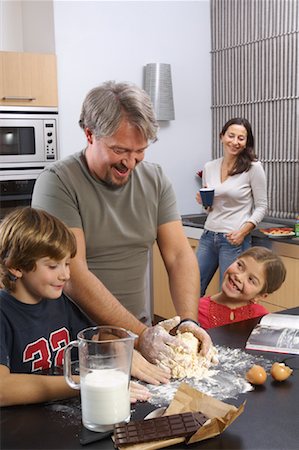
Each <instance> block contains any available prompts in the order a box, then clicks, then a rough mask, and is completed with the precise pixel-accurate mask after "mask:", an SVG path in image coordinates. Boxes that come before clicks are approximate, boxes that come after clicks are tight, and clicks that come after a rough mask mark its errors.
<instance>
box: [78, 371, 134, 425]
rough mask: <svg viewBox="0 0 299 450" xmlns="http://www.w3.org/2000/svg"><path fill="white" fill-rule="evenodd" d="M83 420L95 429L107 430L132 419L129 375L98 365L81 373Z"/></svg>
mask: <svg viewBox="0 0 299 450" xmlns="http://www.w3.org/2000/svg"><path fill="white" fill-rule="evenodd" d="M81 403H82V421H83V424H84V426H85V427H86V428H89V429H90V430H93V431H106V430H109V429H112V428H113V425H114V424H116V423H119V422H123V421H128V420H129V419H130V393H129V384H128V376H127V375H126V374H125V373H124V372H121V371H120V370H117V369H95V370H92V371H90V372H89V373H87V374H86V375H85V376H83V377H82V376H81Z"/></svg>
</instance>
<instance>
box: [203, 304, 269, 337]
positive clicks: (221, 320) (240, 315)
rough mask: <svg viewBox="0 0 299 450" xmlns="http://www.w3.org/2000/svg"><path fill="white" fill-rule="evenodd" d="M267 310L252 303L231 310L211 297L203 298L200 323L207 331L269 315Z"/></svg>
mask: <svg viewBox="0 0 299 450" xmlns="http://www.w3.org/2000/svg"><path fill="white" fill-rule="evenodd" d="M268 313H269V311H267V309H266V308H264V307H263V306H262V305H259V304H256V303H250V304H248V305H245V306H240V307H239V308H235V309H231V308H229V307H228V306H225V305H221V304H219V303H216V302H214V301H213V300H211V297H202V298H200V299H199V302H198V321H199V323H200V325H201V327H202V328H204V329H205V330H207V329H209V328H215V327H220V326H221V325H227V324H228V323H234V322H241V321H242V320H246V319H253V318H254V317H260V316H264V315H265V314H268Z"/></svg>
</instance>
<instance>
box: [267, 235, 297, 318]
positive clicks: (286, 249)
mask: <svg viewBox="0 0 299 450" xmlns="http://www.w3.org/2000/svg"><path fill="white" fill-rule="evenodd" d="M272 250H273V251H274V252H275V253H277V254H278V255H279V256H280V257H281V259H282V260H283V262H284V265H285V267H286V270H287V274H286V279H285V282H284V283H283V284H282V286H281V287H280V288H279V289H278V290H277V291H276V292H273V294H270V295H269V296H268V297H267V298H266V301H265V302H261V304H262V305H263V306H265V308H267V309H268V311H270V312H277V311H281V310H282V309H287V308H295V307H296V306H298V305H299V298H298V293H299V246H298V245H295V244H287V243H284V242H273V243H272Z"/></svg>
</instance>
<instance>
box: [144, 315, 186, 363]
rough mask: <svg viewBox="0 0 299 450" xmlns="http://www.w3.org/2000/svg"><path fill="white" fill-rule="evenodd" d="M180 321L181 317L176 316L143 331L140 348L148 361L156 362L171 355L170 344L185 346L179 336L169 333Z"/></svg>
mask: <svg viewBox="0 0 299 450" xmlns="http://www.w3.org/2000/svg"><path fill="white" fill-rule="evenodd" d="M179 323H180V317H179V316H176V317H173V318H172V319H168V320H164V321H162V322H159V323H158V324H157V325H155V326H154V327H151V328H147V329H146V330H145V331H143V333H142V334H141V335H140V336H139V350H140V352H141V353H142V354H143V356H144V357H145V358H146V359H147V360H148V361H151V362H152V363H154V364H155V363H157V362H158V361H161V360H163V358H167V357H168V356H170V351H169V346H172V347H177V346H182V345H183V346H184V344H182V342H181V339H180V338H179V337H174V336H171V335H170V334H169V331H170V330H172V329H173V328H174V327H176V326H177V325H178V324H179Z"/></svg>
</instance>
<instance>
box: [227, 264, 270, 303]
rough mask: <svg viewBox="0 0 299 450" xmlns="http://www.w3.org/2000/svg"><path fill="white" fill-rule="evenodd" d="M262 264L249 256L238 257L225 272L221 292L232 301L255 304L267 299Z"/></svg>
mask: <svg viewBox="0 0 299 450" xmlns="http://www.w3.org/2000/svg"><path fill="white" fill-rule="evenodd" d="M265 281H266V280H265V269H264V264H263V263H260V262H257V261H256V260H255V259H254V258H251V257H250V256H246V257H240V258H238V259H237V260H236V261H234V262H233V263H232V264H231V265H230V266H229V267H228V269H227V270H226V272H225V274H224V278H223V283H222V292H223V293H224V294H225V295H226V296H227V297H228V298H230V299H231V300H233V301H247V302H256V301H258V300H261V299H262V298H265V297H267V294H266V293H263V294H261V292H262V291H263V288H264V286H265Z"/></svg>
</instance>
